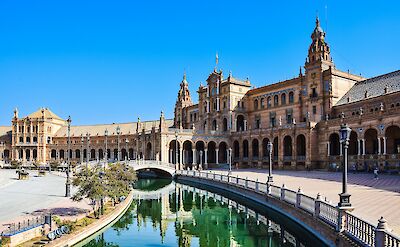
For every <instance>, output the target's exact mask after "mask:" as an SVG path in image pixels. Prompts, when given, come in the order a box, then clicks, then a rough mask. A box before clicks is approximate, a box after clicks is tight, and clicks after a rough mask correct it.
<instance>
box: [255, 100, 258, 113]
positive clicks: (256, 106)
mask: <svg viewBox="0 0 400 247" xmlns="http://www.w3.org/2000/svg"><path fill="white" fill-rule="evenodd" d="M254 110H258V100H257V99H255V100H254Z"/></svg>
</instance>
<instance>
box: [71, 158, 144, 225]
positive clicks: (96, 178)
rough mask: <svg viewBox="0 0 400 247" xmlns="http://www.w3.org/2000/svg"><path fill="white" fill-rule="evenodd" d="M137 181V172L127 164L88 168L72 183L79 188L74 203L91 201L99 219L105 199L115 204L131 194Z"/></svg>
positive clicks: (78, 174)
mask: <svg viewBox="0 0 400 247" xmlns="http://www.w3.org/2000/svg"><path fill="white" fill-rule="evenodd" d="M136 180H137V176H136V172H135V171H134V170H133V168H132V167H129V166H126V165H125V164H120V163H116V164H109V165H108V167H107V168H105V169H104V168H103V167H102V166H100V165H97V166H94V167H91V168H89V167H87V168H84V169H82V170H81V171H80V172H78V173H77V174H76V176H75V178H74V179H73V181H72V184H73V185H74V186H77V187H78V191H77V192H76V193H75V195H74V196H73V197H72V199H73V200H74V201H80V200H82V199H83V198H88V199H90V200H91V201H92V203H93V204H92V205H93V210H94V212H95V216H96V217H97V218H98V217H99V215H100V214H102V213H103V211H104V207H103V199H104V198H105V197H109V198H111V199H112V201H113V203H114V204H115V203H116V202H117V201H119V198H121V197H122V196H125V197H126V196H127V195H128V194H129V192H130V190H131V189H132V185H133V183H134V182H135V181H136ZM98 205H99V207H97V206H98ZM96 208H98V212H96Z"/></svg>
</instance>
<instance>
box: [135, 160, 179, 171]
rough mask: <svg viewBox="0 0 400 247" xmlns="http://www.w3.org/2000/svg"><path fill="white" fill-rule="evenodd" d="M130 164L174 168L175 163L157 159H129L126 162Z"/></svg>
mask: <svg viewBox="0 0 400 247" xmlns="http://www.w3.org/2000/svg"><path fill="white" fill-rule="evenodd" d="M128 163H129V164H130V165H149V166H151V165H154V166H165V167H169V168H173V169H175V164H171V163H168V162H163V161H159V160H131V161H129V162H128Z"/></svg>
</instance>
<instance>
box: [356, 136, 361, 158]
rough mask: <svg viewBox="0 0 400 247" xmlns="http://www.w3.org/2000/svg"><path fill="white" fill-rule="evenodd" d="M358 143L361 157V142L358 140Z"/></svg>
mask: <svg viewBox="0 0 400 247" xmlns="http://www.w3.org/2000/svg"><path fill="white" fill-rule="evenodd" d="M357 143H358V155H361V140H360V139H358V140H357Z"/></svg>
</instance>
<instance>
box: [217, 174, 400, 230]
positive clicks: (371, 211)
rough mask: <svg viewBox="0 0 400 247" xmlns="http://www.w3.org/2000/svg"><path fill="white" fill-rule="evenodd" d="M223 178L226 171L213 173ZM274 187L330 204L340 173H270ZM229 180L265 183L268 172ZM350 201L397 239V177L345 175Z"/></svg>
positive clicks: (338, 188) (399, 207)
mask: <svg viewBox="0 0 400 247" xmlns="http://www.w3.org/2000/svg"><path fill="white" fill-rule="evenodd" d="M213 171H215V172H217V173H224V174H226V173H227V171H226V170H213ZM273 173H274V174H273V177H274V184H276V185H279V186H281V185H282V184H285V186H286V187H287V188H288V189H292V190H296V191H297V189H298V188H299V187H301V189H302V190H303V192H304V193H305V194H306V195H310V196H316V195H317V193H320V194H321V196H322V198H325V197H326V198H327V200H328V201H331V202H332V203H333V204H337V203H338V200H339V196H338V194H339V193H340V192H341V188H342V187H341V186H342V185H341V179H342V177H341V173H338V172H337V173H335V172H317V171H311V172H307V171H274V172H273ZM232 175H233V176H237V175H238V176H239V177H242V178H246V177H248V178H249V179H253V180H255V179H257V178H258V179H259V180H260V181H264V182H265V181H266V180H267V176H268V171H266V170H257V169H241V170H234V171H233V172H232ZM348 176H349V187H348V189H349V192H350V193H351V198H350V201H351V203H352V205H353V206H354V207H355V210H354V211H353V213H354V214H355V215H357V216H360V217H361V218H363V219H365V220H367V221H369V222H371V223H373V224H374V225H376V224H377V223H378V219H379V218H380V217H381V216H383V217H384V218H385V219H386V220H387V221H388V224H389V227H390V228H392V229H393V231H394V232H396V233H397V234H398V235H400V176H394V175H380V176H379V179H378V180H374V179H373V175H372V174H361V173H357V174H352V173H349V175H348Z"/></svg>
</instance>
